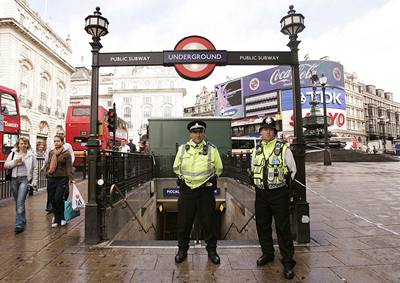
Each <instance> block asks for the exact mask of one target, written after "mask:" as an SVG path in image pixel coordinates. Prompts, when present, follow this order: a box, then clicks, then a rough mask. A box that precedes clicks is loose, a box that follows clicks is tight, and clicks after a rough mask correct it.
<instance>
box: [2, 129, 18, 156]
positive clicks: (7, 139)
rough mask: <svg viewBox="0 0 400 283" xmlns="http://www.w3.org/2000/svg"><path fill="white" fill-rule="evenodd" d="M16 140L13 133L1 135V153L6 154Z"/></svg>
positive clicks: (16, 137)
mask: <svg viewBox="0 0 400 283" xmlns="http://www.w3.org/2000/svg"><path fill="white" fill-rule="evenodd" d="M17 141H18V135H15V134H4V135H3V154H4V155H5V156H6V157H7V155H8V154H9V153H10V152H11V149H12V148H13V147H14V145H15V144H16V143H17Z"/></svg>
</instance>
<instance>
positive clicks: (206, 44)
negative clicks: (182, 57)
mask: <svg viewBox="0 0 400 283" xmlns="http://www.w3.org/2000/svg"><path fill="white" fill-rule="evenodd" d="M179 50H188V51H189V50H215V47H214V45H213V44H212V43H211V41H209V40H208V39H207V38H204V37H202V36H197V35H195V36H188V37H185V38H183V39H181V40H180V41H179V42H178V43H177V44H176V46H175V51H179ZM214 68H215V64H175V70H176V71H177V72H178V74H179V75H180V76H181V77H183V78H185V79H187V80H192V81H198V80H202V79H205V78H207V77H208V76H209V75H211V73H212V72H213V71H214Z"/></svg>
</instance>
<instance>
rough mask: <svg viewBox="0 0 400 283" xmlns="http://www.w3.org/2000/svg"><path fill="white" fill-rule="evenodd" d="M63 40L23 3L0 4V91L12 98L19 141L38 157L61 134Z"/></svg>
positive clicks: (5, 0) (66, 52) (66, 51)
mask: <svg viewBox="0 0 400 283" xmlns="http://www.w3.org/2000/svg"><path fill="white" fill-rule="evenodd" d="M70 60H71V48H70V45H69V39H66V40H64V39H62V38H61V37H60V36H59V35H58V34H57V33H56V32H55V31H53V30H52V29H51V27H50V26H49V25H48V24H47V23H46V22H45V21H43V19H41V18H40V16H39V15H38V14H37V13H36V12H34V11H33V10H32V9H31V8H30V7H29V6H28V4H27V3H26V1H24V0H0V85H4V86H6V87H8V88H12V89H15V90H16V91H17V93H18V99H19V103H20V113H21V135H22V136H27V137H29V138H30V141H31V144H32V146H33V147H34V148H36V150H37V152H38V154H41V153H42V152H43V151H44V150H45V149H46V145H47V144H49V143H51V142H52V137H53V136H54V135H55V134H56V132H57V131H58V130H64V129H65V113H66V107H67V104H68V100H69V98H68V93H69V83H70V76H71V74H72V73H73V72H74V68H73V66H72V65H71V63H70Z"/></svg>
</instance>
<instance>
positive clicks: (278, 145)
mask: <svg viewBox="0 0 400 283" xmlns="http://www.w3.org/2000/svg"><path fill="white" fill-rule="evenodd" d="M287 150H288V146H287V144H286V143H282V142H277V140H276V139H273V140H272V141H269V142H265V141H262V142H261V145H258V146H257V147H256V150H254V151H253V157H252V171H253V172H252V173H253V182H254V185H255V186H256V187H258V188H265V187H268V188H269V189H274V188H280V187H283V186H285V185H286V180H285V176H286V175H287V174H288V172H289V170H288V167H287V165H286V160H285V154H286V151H287Z"/></svg>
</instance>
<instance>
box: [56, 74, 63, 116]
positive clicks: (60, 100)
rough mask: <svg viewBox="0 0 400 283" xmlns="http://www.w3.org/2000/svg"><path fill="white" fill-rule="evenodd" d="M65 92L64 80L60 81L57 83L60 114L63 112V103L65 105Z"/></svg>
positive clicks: (58, 110) (57, 109)
mask: <svg viewBox="0 0 400 283" xmlns="http://www.w3.org/2000/svg"><path fill="white" fill-rule="evenodd" d="M64 94H65V85H64V83H63V82H61V81H60V82H58V84H57V108H56V111H57V112H58V114H59V115H60V114H61V113H62V109H63V107H62V105H63V103H62V102H63V101H64Z"/></svg>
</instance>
